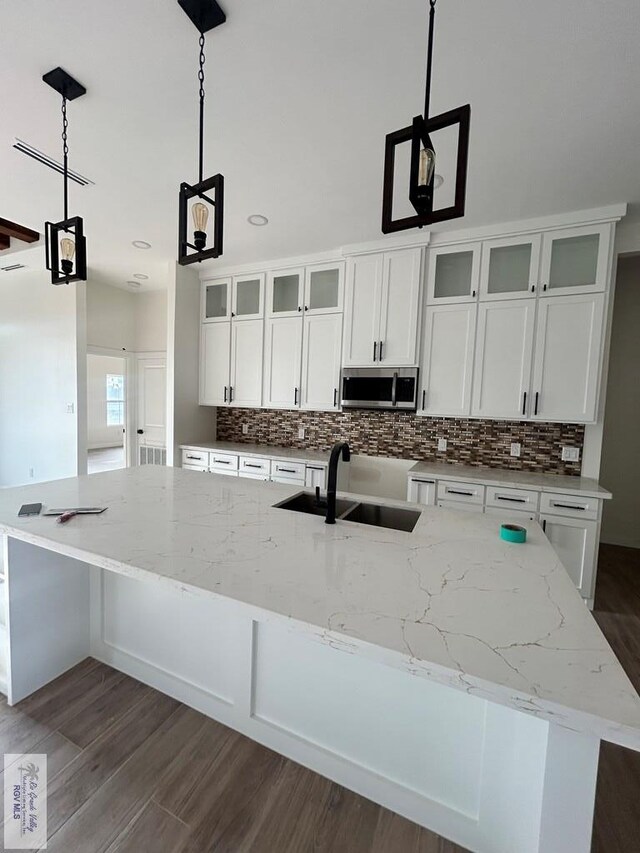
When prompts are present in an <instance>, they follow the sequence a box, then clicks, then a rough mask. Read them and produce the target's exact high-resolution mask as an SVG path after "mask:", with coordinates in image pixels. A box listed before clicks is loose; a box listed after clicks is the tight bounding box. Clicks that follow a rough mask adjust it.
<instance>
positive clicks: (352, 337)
mask: <svg viewBox="0 0 640 853" xmlns="http://www.w3.org/2000/svg"><path fill="white" fill-rule="evenodd" d="M383 257H384V256H383V255H382V254H379V253H378V254H372V255H360V256H358V257H355V258H349V260H348V265H347V292H346V297H345V319H344V352H343V356H344V357H343V364H344V365H345V366H346V367H368V366H375V365H377V364H378V346H379V345H380V340H379V338H380V335H379V331H380V303H381V299H382V269H383Z"/></svg>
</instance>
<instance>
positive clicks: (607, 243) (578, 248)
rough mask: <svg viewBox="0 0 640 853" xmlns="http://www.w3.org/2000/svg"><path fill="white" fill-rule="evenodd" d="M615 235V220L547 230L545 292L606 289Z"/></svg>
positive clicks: (542, 275) (544, 241)
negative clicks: (597, 224)
mask: <svg viewBox="0 0 640 853" xmlns="http://www.w3.org/2000/svg"><path fill="white" fill-rule="evenodd" d="M612 235H613V225H612V224H611V223H607V224H605V225H599V226H584V227H580V228H563V229H560V230H558V231H549V232H546V233H545V234H544V235H543V238H542V263H541V270H540V283H541V287H542V293H543V294H546V295H556V294H557V295H563V294H565V295H566V294H570V293H576V292H580V293H587V292H595V291H602V290H606V288H607V283H608V281H609V265H610V258H609V254H610V248H611V240H612Z"/></svg>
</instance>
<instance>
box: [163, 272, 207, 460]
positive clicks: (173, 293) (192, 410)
mask: <svg viewBox="0 0 640 853" xmlns="http://www.w3.org/2000/svg"><path fill="white" fill-rule="evenodd" d="M167 296H168V302H167V305H168V318H169V320H168V335H167V388H168V389H169V394H168V399H167V465H173V464H174V459H175V464H176V465H179V464H180V462H179V458H180V457H179V450H178V448H179V446H180V445H181V444H186V443H187V442H190V441H204V440H212V439H213V438H215V434H216V422H215V409H211V408H210V407H208V406H199V405H198V373H199V368H200V354H199V335H200V279H199V277H198V274H197V273H196V272H195V270H193V269H190V268H188V267H182V266H180V265H179V264H177V263H171V264H170V265H169V285H168V293H167Z"/></svg>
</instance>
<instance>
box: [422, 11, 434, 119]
mask: <svg viewBox="0 0 640 853" xmlns="http://www.w3.org/2000/svg"><path fill="white" fill-rule="evenodd" d="M429 7H430V8H429V40H428V46H427V84H426V87H425V94H424V120H425V121H426V120H427V119H428V118H429V102H430V100H431V63H432V60H433V29H434V23H435V17H436V0H429Z"/></svg>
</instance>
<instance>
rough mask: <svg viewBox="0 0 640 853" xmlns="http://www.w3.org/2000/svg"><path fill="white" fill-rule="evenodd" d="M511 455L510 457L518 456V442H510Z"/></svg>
mask: <svg viewBox="0 0 640 853" xmlns="http://www.w3.org/2000/svg"><path fill="white" fill-rule="evenodd" d="M511 455H512V456H520V442H519V441H512V442H511Z"/></svg>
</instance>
